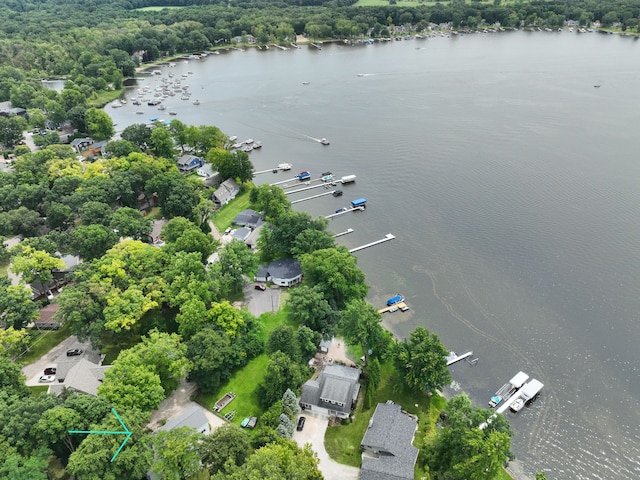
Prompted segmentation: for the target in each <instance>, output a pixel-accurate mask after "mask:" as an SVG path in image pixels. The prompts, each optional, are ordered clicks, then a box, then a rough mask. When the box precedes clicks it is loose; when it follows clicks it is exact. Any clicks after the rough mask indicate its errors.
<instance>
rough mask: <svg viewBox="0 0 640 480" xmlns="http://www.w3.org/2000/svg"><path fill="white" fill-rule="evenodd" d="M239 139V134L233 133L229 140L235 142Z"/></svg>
mask: <svg viewBox="0 0 640 480" xmlns="http://www.w3.org/2000/svg"><path fill="white" fill-rule="evenodd" d="M237 139H238V136H237V135H231V136H230V137H229V141H230V142H235V141H236V140H237Z"/></svg>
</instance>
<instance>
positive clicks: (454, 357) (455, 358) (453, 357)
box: [445, 352, 473, 367]
mask: <svg viewBox="0 0 640 480" xmlns="http://www.w3.org/2000/svg"><path fill="white" fill-rule="evenodd" d="M471 355H473V352H467V353H463V354H462V355H458V354H457V353H456V352H451V353H449V355H447V356H446V357H445V358H446V359H447V367H448V366H449V365H453V364H454V363H457V362H459V361H461V360H464V359H465V358H469V357H470V356H471Z"/></svg>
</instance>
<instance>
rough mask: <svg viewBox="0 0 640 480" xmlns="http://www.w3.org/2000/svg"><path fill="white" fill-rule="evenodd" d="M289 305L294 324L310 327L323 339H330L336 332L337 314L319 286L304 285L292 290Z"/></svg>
mask: <svg viewBox="0 0 640 480" xmlns="http://www.w3.org/2000/svg"><path fill="white" fill-rule="evenodd" d="M287 305H288V306H289V317H290V318H291V319H292V320H293V321H294V322H297V323H299V324H301V325H305V326H307V327H309V328H310V329H311V330H313V331H314V332H318V333H319V334H321V335H322V336H323V337H330V336H331V335H332V334H333V333H334V332H335V320H336V318H337V314H336V313H335V312H334V311H333V310H332V309H331V306H330V305H329V302H327V300H325V298H324V295H323V294H322V291H321V290H320V287H319V286H317V285H316V286H314V287H307V286H306V285H302V286H300V287H298V288H296V289H294V290H292V291H291V293H290V294H289V300H288V301H287Z"/></svg>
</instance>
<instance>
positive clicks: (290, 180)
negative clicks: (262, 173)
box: [270, 177, 298, 186]
mask: <svg viewBox="0 0 640 480" xmlns="http://www.w3.org/2000/svg"><path fill="white" fill-rule="evenodd" d="M294 180H298V177H293V178H288V179H286V180H281V181H279V182H275V183H271V184H270V185H271V186H273V185H282V184H283V183H287V182H292V181H294Z"/></svg>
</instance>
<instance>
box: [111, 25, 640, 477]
mask: <svg viewBox="0 0 640 480" xmlns="http://www.w3.org/2000/svg"><path fill="white" fill-rule="evenodd" d="M639 47H640V43H638V42H637V40H636V39H633V38H631V37H621V36H617V35H601V34H596V33H591V34H579V33H569V32H553V33H547V32H512V33H501V34H488V35H485V34H474V35H464V36H458V37H452V38H443V37H436V38H430V39H423V40H419V39H415V40H410V41H393V42H388V43H376V44H374V45H369V46H353V47H351V46H346V45H339V44H325V45H324V46H323V48H322V50H318V49H315V48H313V47H310V46H304V47H303V48H302V49H293V48H292V49H289V50H287V51H282V50H279V49H276V48H273V47H272V48H270V49H269V50H258V49H250V50H246V51H230V52H228V53H224V54H221V55H210V56H209V57H207V58H204V59H202V60H191V61H189V62H188V63H187V62H181V61H178V62H177V63H176V65H175V66H174V67H168V66H165V67H162V72H163V75H162V76H159V75H151V76H149V77H148V78H146V79H144V80H141V82H140V85H145V84H148V85H149V86H151V87H154V88H155V87H156V86H157V85H159V84H160V79H161V78H163V77H165V76H167V75H168V73H169V72H172V73H174V78H182V75H183V74H184V75H185V77H186V78H184V81H183V83H189V84H190V90H191V91H192V92H193V93H192V97H191V99H198V100H199V101H200V105H198V106H194V105H193V104H192V101H181V100H180V99H179V97H177V96H176V97H170V98H169V99H167V100H165V103H167V110H166V111H164V112H158V111H157V110H155V108H152V107H148V106H146V105H143V106H141V107H135V106H133V105H131V102H129V103H128V104H127V105H125V106H124V107H122V108H117V109H111V108H109V107H107V108H106V110H107V112H108V113H109V114H110V115H111V116H112V117H113V118H114V122H115V123H117V127H116V128H117V129H122V128H124V127H125V126H126V125H128V124H131V123H141V122H146V121H148V118H151V117H158V116H160V117H164V118H166V119H167V120H168V119H170V118H178V119H179V120H181V121H183V122H185V123H187V124H190V125H205V124H206V125H216V126H218V127H220V128H221V129H222V130H223V131H224V132H225V133H227V134H229V135H238V136H239V137H240V139H241V140H242V139H246V138H253V139H255V140H260V141H261V142H262V144H263V145H264V147H263V148H262V149H261V150H259V151H255V152H252V153H251V160H252V161H253V163H254V165H255V167H256V170H270V169H272V168H274V167H275V166H277V165H278V164H280V163H283V162H288V163H291V164H292V165H293V171H292V172H280V173H277V174H272V173H266V174H261V175H258V176H257V177H256V183H265V182H269V183H271V182H276V181H282V180H285V179H287V178H290V177H292V176H293V174H295V173H297V172H299V171H301V170H308V171H310V172H311V173H312V176H313V178H317V176H319V175H320V174H321V173H322V172H324V171H332V172H333V173H334V174H335V175H337V176H338V177H340V176H343V175H348V174H354V175H356V176H357V181H356V183H355V184H350V185H345V186H344V187H341V188H342V189H343V190H344V196H342V197H338V198H334V197H332V196H331V195H328V196H324V197H320V198H317V199H313V200H309V201H305V202H301V203H298V204H296V208H298V209H304V210H306V211H308V212H310V213H311V214H313V215H328V214H330V213H333V212H334V211H335V210H336V209H337V208H340V207H342V206H345V205H348V203H349V201H350V200H352V199H356V198H359V197H365V198H366V199H367V200H368V202H367V206H368V208H367V210H366V212H358V213H353V214H348V215H342V216H340V217H337V218H335V219H332V220H331V221H330V222H331V223H330V229H331V230H332V231H334V232H342V231H345V230H346V229H347V228H353V229H354V232H353V233H351V234H349V235H345V236H343V237H340V238H339V241H338V243H339V244H341V245H345V246H347V247H349V248H353V247H355V246H359V245H362V244H364V243H368V242H371V241H374V240H378V239H380V238H383V237H384V236H385V235H386V234H387V233H392V234H394V235H395V237H396V238H395V240H393V241H390V242H387V243H384V244H382V245H378V246H376V247H373V248H370V249H366V250H363V251H361V252H359V253H357V254H356V255H357V257H358V264H359V265H360V267H361V268H362V269H363V271H364V272H365V273H366V275H367V282H368V283H369V284H370V286H371V290H370V295H369V300H370V301H371V302H372V303H374V304H375V305H380V306H383V305H384V302H385V300H386V299H387V298H388V297H390V296H393V295H394V294H396V293H398V292H399V293H402V294H403V295H404V296H405V297H406V299H407V303H408V304H409V306H410V307H411V309H410V310H409V311H408V312H404V313H402V312H396V313H389V314H385V317H384V322H385V325H386V326H387V327H388V328H389V329H391V330H392V331H393V332H394V333H395V334H397V335H398V336H405V335H407V334H408V333H410V332H411V331H412V330H413V329H414V328H415V327H417V326H425V327H427V328H429V329H430V330H432V331H433V332H435V333H437V334H438V335H439V336H440V338H441V339H442V341H443V342H444V344H445V345H446V346H447V348H449V349H451V350H455V351H457V352H458V353H463V352H466V351H469V350H472V351H473V352H474V356H475V357H477V358H478V363H477V365H476V366H470V365H468V364H466V363H464V362H462V363H461V364H457V365H455V366H454V367H452V373H453V378H454V384H453V386H452V387H451V388H450V389H448V392H447V393H450V394H453V393H455V392H456V391H462V390H463V391H465V392H467V393H468V395H469V396H470V398H471V400H472V401H473V402H474V404H476V405H479V406H482V407H484V406H486V404H487V401H488V400H489V398H490V396H491V395H492V394H493V393H494V392H495V391H496V390H497V389H498V387H500V386H501V385H502V384H503V383H505V382H506V381H508V380H509V379H510V378H511V377H512V376H513V375H515V374H516V373H517V372H518V371H519V370H523V371H525V372H526V373H528V374H529V375H530V376H531V377H535V378H537V379H538V380H540V381H542V382H543V383H544V384H545V387H544V389H543V391H542V393H541V395H540V397H539V398H538V400H537V401H535V402H534V403H532V404H531V405H530V406H529V407H528V408H525V409H523V410H522V411H521V412H520V413H519V414H517V415H516V414H512V413H509V412H508V413H506V416H507V418H508V419H509V421H510V422H511V425H512V427H513V430H514V437H513V441H512V449H513V451H514V453H515V454H516V456H517V461H516V462H514V463H513V464H512V466H513V471H514V472H515V473H516V474H517V476H518V478H532V477H533V474H534V472H536V471H540V470H545V471H546V472H547V478H549V479H557V480H567V479H609V480H610V479H629V478H639V477H640V434H639V433H638V429H639V427H640V407H639V405H640V359H639V358H640V357H639V356H638V354H637V350H638V348H637V345H638V342H639V341H640V322H639V313H640V296H639V295H638V292H639V290H640V288H639V287H640V207H639V205H640V162H639V161H638V160H637V158H636V157H637V155H638V150H639V147H640V140H639V139H638V135H637V128H638V125H639V124H640V109H639V108H638V105H640V51H639ZM189 72H191V73H189ZM307 82H308V83H307ZM595 85H599V88H594V86H595ZM135 95H136V89H135V88H134V89H132V90H131V92H130V93H128V94H127V96H128V97H129V98H131V97H132V96H135ZM138 109H141V111H144V113H143V114H138V115H136V113H135V112H136V110H138ZM170 110H174V111H175V112H176V113H177V115H176V117H168V115H165V113H166V112H168V111H170ZM322 137H326V138H327V139H328V140H329V141H330V142H331V145H330V146H323V145H321V144H319V143H318V142H317V141H316V140H317V139H319V138H322ZM317 193H322V190H321V189H316V190H311V192H307V193H306V195H305V194H304V193H298V194H293V195H291V199H299V198H304V196H309V195H314V194H317Z"/></svg>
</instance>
